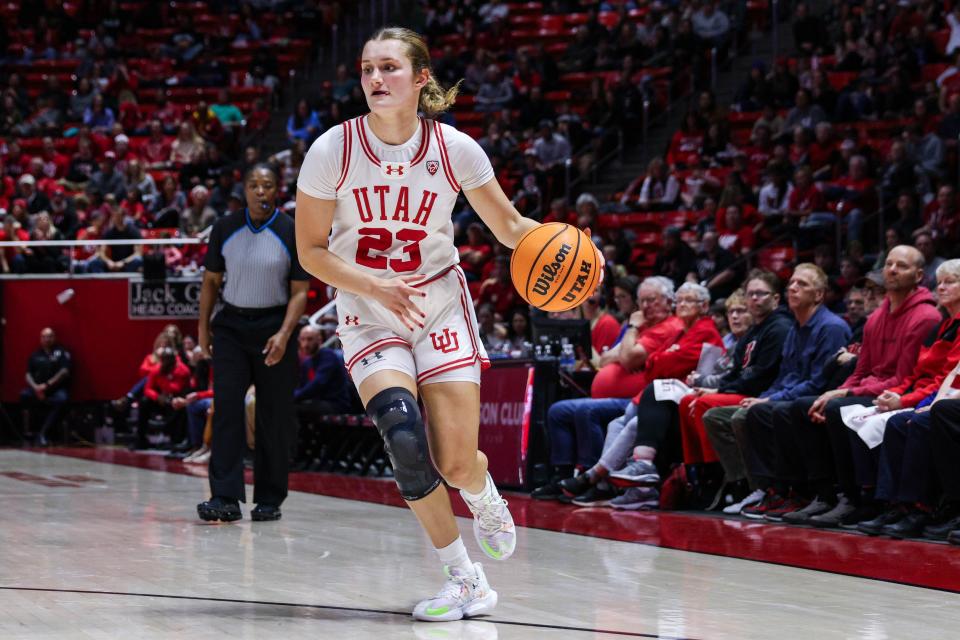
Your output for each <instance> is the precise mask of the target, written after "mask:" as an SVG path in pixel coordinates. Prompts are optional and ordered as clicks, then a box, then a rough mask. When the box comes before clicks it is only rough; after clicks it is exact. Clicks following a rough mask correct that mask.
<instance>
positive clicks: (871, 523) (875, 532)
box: [856, 505, 907, 536]
mask: <svg viewBox="0 0 960 640" xmlns="http://www.w3.org/2000/svg"><path fill="white" fill-rule="evenodd" d="M905 515H907V512H906V510H905V509H904V508H903V507H902V506H901V505H896V506H894V507H891V508H890V509H887V510H886V511H884V512H883V513H881V514H880V515H878V516H877V517H875V518H871V519H869V520H864V521H862V522H859V523H857V527H856V529H857V531H859V532H860V533H866V534H867V535H871V536H879V535H880V534H881V533H882V532H883V528H884V527H885V526H887V525H888V524H893V523H895V522H900V520H902V519H903V517H904V516H905Z"/></svg>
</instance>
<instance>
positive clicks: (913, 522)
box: [881, 509, 930, 540]
mask: <svg viewBox="0 0 960 640" xmlns="http://www.w3.org/2000/svg"><path fill="white" fill-rule="evenodd" d="M929 522H930V514H929V513H927V512H926V511H921V510H919V509H914V510H912V511H909V512H907V515H906V516H904V517H903V518H900V520H898V521H897V522H894V523H893V524H888V525H887V526H885V527H884V528H883V531H882V532H881V533H883V535H885V536H890V537H891V538H895V539H897V540H902V539H903V538H918V537H920V535H921V534H922V533H923V528H924V527H926V526H927V524H928V523H929Z"/></svg>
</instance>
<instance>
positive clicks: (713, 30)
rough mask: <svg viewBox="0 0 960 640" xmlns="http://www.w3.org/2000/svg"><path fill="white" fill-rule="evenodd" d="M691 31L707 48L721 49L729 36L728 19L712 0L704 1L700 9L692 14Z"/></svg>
mask: <svg viewBox="0 0 960 640" xmlns="http://www.w3.org/2000/svg"><path fill="white" fill-rule="evenodd" d="M691 20H692V21H693V31H694V33H696V34H697V37H698V38H700V39H701V40H703V41H704V44H705V45H706V46H707V47H723V46H725V45H726V44H727V41H728V39H729V34H730V18H728V17H727V14H725V13H724V12H723V11H722V10H720V9H719V8H718V7H717V3H716V2H714V1H713V0H706V2H704V3H703V5H702V6H701V7H700V9H699V10H698V11H696V12H694V14H693V16H692V18H691Z"/></svg>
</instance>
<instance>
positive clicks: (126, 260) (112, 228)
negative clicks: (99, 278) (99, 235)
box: [87, 195, 143, 273]
mask: <svg viewBox="0 0 960 640" xmlns="http://www.w3.org/2000/svg"><path fill="white" fill-rule="evenodd" d="M104 206H105V207H106V208H107V210H108V211H109V223H108V224H107V228H106V230H105V231H104V232H103V239H104V240H139V239H141V238H142V237H143V236H142V235H141V233H140V230H139V229H137V227H136V226H135V225H134V224H133V222H131V221H130V220H128V219H127V218H126V217H125V216H124V215H123V209H121V208H120V205H118V204H117V202H116V199H114V197H113V195H107V196H106V197H105V198H104ZM142 266H143V247H142V246H141V245H113V246H107V245H101V246H100V250H99V252H98V253H97V257H96V258H95V259H94V260H92V261H91V262H90V264H89V266H88V268H87V271H88V272H89V273H103V272H105V271H111V272H118V271H121V272H128V273H129V272H135V271H139V270H140V268H141V267H142Z"/></svg>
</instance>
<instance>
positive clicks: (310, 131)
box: [287, 98, 323, 146]
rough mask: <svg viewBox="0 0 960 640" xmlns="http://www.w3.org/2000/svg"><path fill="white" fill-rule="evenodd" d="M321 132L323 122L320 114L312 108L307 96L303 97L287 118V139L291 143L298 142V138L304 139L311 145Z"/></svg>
mask: <svg viewBox="0 0 960 640" xmlns="http://www.w3.org/2000/svg"><path fill="white" fill-rule="evenodd" d="M321 133H323V124H322V123H321V122H320V116H319V115H318V114H317V112H316V111H315V110H313V109H311V108H310V104H309V103H308V102H307V100H306V98H301V99H300V101H299V102H297V107H296V109H295V110H294V112H293V113H292V114H291V115H290V118H289V119H288V120H287V140H288V141H289V142H290V144H296V143H297V141H298V140H302V141H303V142H304V143H306V145H307V146H309V145H310V144H311V143H312V142H313V141H314V140H316V139H317V136H319V135H320V134H321Z"/></svg>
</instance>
